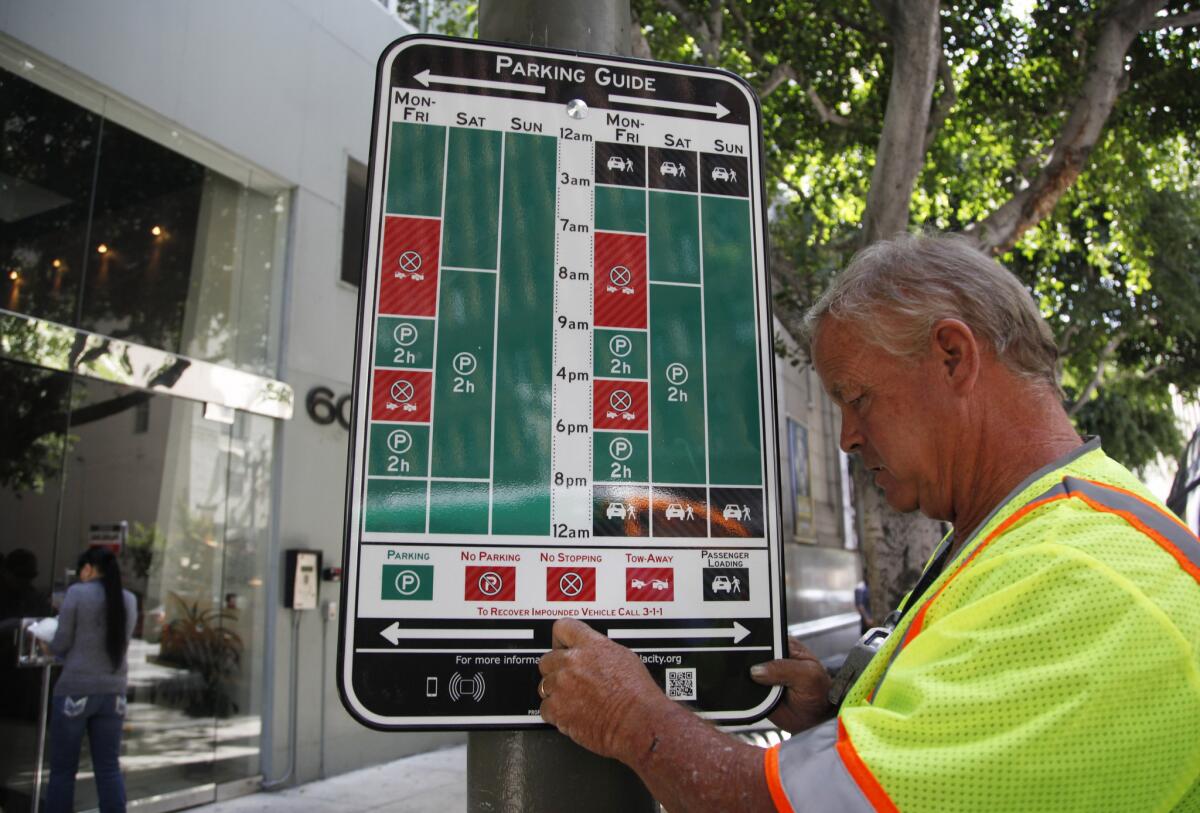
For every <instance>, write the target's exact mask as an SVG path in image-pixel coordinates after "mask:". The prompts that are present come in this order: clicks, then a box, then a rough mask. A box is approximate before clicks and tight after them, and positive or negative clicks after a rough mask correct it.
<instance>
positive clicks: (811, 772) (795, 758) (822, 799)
mask: <svg viewBox="0 0 1200 813" xmlns="http://www.w3.org/2000/svg"><path fill="white" fill-rule="evenodd" d="M837 727H838V721H837V718H836V717H835V718H833V719H832V720H829V721H827V722H824V723H822V724H820V725H818V726H816V727H814V728H810V729H808V730H807V731H802V732H800V733H799V734H796V735H795V736H793V737H792V738H791V739H789V740H786V741H785V742H784V743H783V744H782V745H780V746H779V784H780V786H781V789H782V790H783V792H784V793H785V794H786V795H787V798H788V801H789V802H790V803H791V806H792V810H793V811H795V813H807V811H814V813H817V812H818V811H830V810H837V811H843V812H844V813H870V812H871V811H874V809H875V808H874V806H873V805H871V803H870V802H869V801H867V798H866V797H865V796H864V795H863V793H862V791H861V790H859V787H858V784H857V783H856V782H855V781H854V779H853V777H851V776H850V772H849V771H848V770H847V769H846V766H845V764H843V763H842V758H841V757H840V756H839V755H838V752H837V734H838V728H837Z"/></svg>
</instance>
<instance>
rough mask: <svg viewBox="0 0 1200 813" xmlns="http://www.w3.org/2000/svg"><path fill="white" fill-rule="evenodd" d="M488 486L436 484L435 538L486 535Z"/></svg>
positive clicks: (432, 499)
mask: <svg viewBox="0 0 1200 813" xmlns="http://www.w3.org/2000/svg"><path fill="white" fill-rule="evenodd" d="M487 530H488V484H487V483H456V482H438V481H436V480H435V481H434V482H433V483H430V486H429V532H430V533H431V534H486V533H487Z"/></svg>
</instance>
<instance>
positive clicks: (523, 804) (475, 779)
mask: <svg viewBox="0 0 1200 813" xmlns="http://www.w3.org/2000/svg"><path fill="white" fill-rule="evenodd" d="M630 19H631V18H630V14H629V0H481V2H480V4H479V37H480V38H481V39H485V40H497V41H502V42H513V43H519V44H522V45H548V46H552V47H555V48H565V49H570V50H577V51H591V52H593V53H612V54H629V52H630V38H629V26H630ZM467 809H468V810H469V811H472V813H484V811H487V813H493V812H494V811H501V812H502V813H508V811H522V812H523V813H550V811H559V810H567V809H570V810H572V811H574V813H601V811H612V810H620V811H629V813H638V812H639V811H646V812H647V813H653V812H654V811H657V810H658V803H657V802H655V801H654V798H653V797H652V796H651V795H650V793H649V791H647V790H646V787H645V786H644V785H643V784H642V782H641V780H639V779H638V777H637V774H635V773H634V772H633V771H631V770H630V769H629V768H626V767H625V766H624V765H622V764H621V763H620V762H617V761H616V760H612V759H605V758H604V757H599V756H596V755H595V754H593V753H591V752H590V751H587V750H585V749H583V748H580V747H579V746H578V745H576V744H575V743H573V742H571V741H570V740H569V739H567V738H566V737H564V736H563V735H562V734H559V733H558V732H557V731H480V732H472V733H471V734H470V735H469V736H468V738H467Z"/></svg>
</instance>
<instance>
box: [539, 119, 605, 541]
mask: <svg viewBox="0 0 1200 813" xmlns="http://www.w3.org/2000/svg"><path fill="white" fill-rule="evenodd" d="M557 142H558V166H557V172H556V173H555V181H556V186H557V200H556V207H555V225H556V227H557V229H556V231H555V244H554V253H555V268H554V271H553V273H554V378H553V381H552V397H551V404H552V414H551V420H552V422H553V433H552V437H553V442H552V444H551V461H552V465H551V472H552V474H551V481H550V484H549V485H550V495H551V499H550V505H551V532H552V535H553V536H555V537H558V538H586V537H588V536H590V535H591V530H590V529H591V511H592V500H591V497H592V488H591V476H592V467H591V446H592V443H591V437H592V432H591V423H592V384H591V377H592V369H591V365H590V364H589V365H587V366H586V367H584V366H582V365H580V364H579V363H578V360H580V359H585V358H588V359H590V358H591V345H592V327H593V325H594V310H593V307H592V297H591V286H590V283H589V282H588V281H586V280H583V281H582V283H581V281H580V280H579V278H578V277H576V278H575V279H572V278H571V277H572V274H571V272H572V271H575V270H577V266H576V264H577V263H579V262H580V260H581V259H582V258H584V257H588V256H589V255H590V254H591V253H592V248H591V244H592V230H593V229H594V228H595V224H594V222H593V215H592V187H591V185H590V184H589V185H587V186H584V185H583V184H582V182H583V181H584V180H586V179H587V178H588V177H589V176H590V175H591V166H592V143H591V142H589V141H570V140H564V139H557ZM564 269H565V271H564ZM581 289H582V290H581Z"/></svg>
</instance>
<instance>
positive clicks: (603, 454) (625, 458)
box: [592, 432, 650, 483]
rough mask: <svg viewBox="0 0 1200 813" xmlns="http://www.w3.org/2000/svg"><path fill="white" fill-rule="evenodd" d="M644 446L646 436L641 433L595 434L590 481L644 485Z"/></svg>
mask: <svg viewBox="0 0 1200 813" xmlns="http://www.w3.org/2000/svg"><path fill="white" fill-rule="evenodd" d="M646 445H647V444H646V435H645V434H644V433H641V432H597V433H596V436H595V446H594V447H593V448H594V450H595V451H594V453H593V455H592V479H594V480H595V481H596V482H597V483H645V482H647V481H648V480H649V479H650V478H649V476H648V472H649V470H650V467H649V466H648V465H647V458H648V455H647V453H646Z"/></svg>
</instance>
